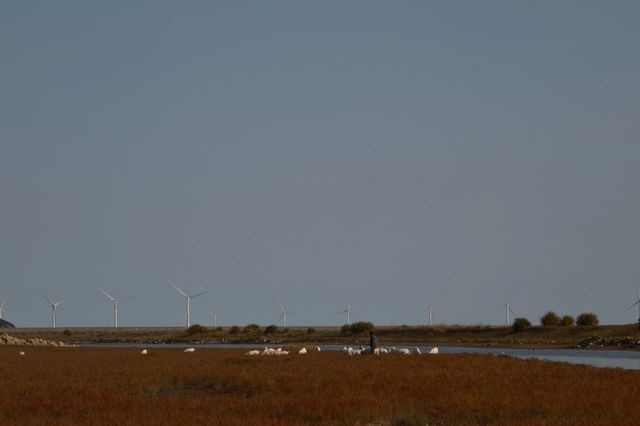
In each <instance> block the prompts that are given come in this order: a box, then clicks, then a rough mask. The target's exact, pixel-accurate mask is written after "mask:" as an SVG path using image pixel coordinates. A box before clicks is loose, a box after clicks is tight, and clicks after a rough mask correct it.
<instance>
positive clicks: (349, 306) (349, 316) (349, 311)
mask: <svg viewBox="0 0 640 426" xmlns="http://www.w3.org/2000/svg"><path fill="white" fill-rule="evenodd" d="M340 314H347V325H351V302H349V303H347V309H345V310H344V311H340V312H338V313H337V314H336V315H340Z"/></svg>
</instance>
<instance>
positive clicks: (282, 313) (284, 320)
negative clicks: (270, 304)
mask: <svg viewBox="0 0 640 426" xmlns="http://www.w3.org/2000/svg"><path fill="white" fill-rule="evenodd" d="M278 305H280V316H279V317H278V319H277V320H276V321H280V320H282V326H283V327H284V328H287V314H289V315H290V314H291V312H288V311H287V310H286V309H285V308H284V306H282V303H280V301H279V300H278Z"/></svg>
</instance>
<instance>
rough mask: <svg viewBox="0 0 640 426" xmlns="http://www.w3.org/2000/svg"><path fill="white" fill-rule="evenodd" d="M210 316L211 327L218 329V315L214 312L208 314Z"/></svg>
mask: <svg viewBox="0 0 640 426" xmlns="http://www.w3.org/2000/svg"><path fill="white" fill-rule="evenodd" d="M209 313H210V314H211V319H212V320H213V327H214V328H217V327H218V314H217V313H215V312H209Z"/></svg>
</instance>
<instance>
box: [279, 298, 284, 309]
mask: <svg viewBox="0 0 640 426" xmlns="http://www.w3.org/2000/svg"><path fill="white" fill-rule="evenodd" d="M278 305H280V309H281V310H282V311H284V306H282V303H280V301H279V300H278Z"/></svg>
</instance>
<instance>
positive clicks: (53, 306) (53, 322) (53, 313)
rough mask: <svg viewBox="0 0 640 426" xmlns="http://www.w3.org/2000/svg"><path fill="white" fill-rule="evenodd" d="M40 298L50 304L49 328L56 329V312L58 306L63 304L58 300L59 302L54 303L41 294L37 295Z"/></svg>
mask: <svg viewBox="0 0 640 426" xmlns="http://www.w3.org/2000/svg"><path fill="white" fill-rule="evenodd" d="M38 294H39V295H40V296H42V298H44V300H46V301H47V302H49V304H51V326H52V327H53V328H56V319H57V318H56V310H57V309H58V306H59V305H60V304H61V303H62V302H64V299H63V300H60V301H59V302H54V301H52V300H51V299H49V298H48V297H47V296H45V295H44V294H42V293H38Z"/></svg>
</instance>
